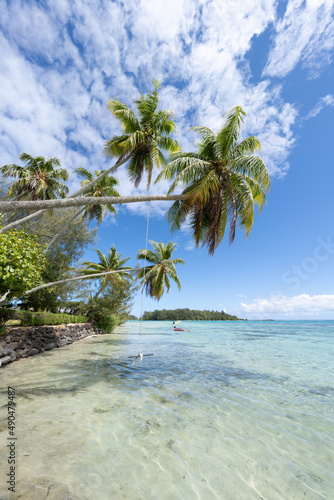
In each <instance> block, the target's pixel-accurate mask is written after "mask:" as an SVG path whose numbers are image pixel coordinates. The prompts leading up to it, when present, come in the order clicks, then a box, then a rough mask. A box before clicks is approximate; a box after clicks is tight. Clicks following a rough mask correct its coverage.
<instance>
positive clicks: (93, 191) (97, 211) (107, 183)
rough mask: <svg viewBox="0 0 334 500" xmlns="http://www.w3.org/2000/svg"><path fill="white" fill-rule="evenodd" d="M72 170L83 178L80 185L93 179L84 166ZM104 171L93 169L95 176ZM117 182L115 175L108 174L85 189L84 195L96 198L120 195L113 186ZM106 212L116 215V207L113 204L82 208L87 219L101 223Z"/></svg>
mask: <svg viewBox="0 0 334 500" xmlns="http://www.w3.org/2000/svg"><path fill="white" fill-rule="evenodd" d="M74 172H75V173H76V174H78V175H79V176H80V177H82V178H83V179H84V180H83V181H81V183H80V185H81V186H82V187H84V186H85V185H87V184H88V183H90V182H92V181H93V180H94V175H93V174H92V173H91V172H90V171H89V170H87V169H85V168H81V167H80V168H76V169H75V170H74ZM104 172H105V170H95V176H96V178H97V177H99V176H100V175H101V174H103V173H104ZM117 184H118V180H117V179H115V177H112V176H111V175H108V176H106V177H103V178H102V179H101V180H100V181H98V182H97V183H96V184H94V186H92V187H91V188H90V189H89V190H88V191H85V194H84V196H94V197H97V198H102V197H105V196H120V194H119V192H118V191H117V190H116V189H115V186H117ZM108 212H110V213H113V214H114V215H115V217H116V209H115V207H114V205H93V206H86V207H85V209H84V210H83V216H84V218H87V219H88V220H89V221H91V220H93V219H95V220H96V221H97V223H98V224H101V223H102V219H103V216H104V215H106V214H107V213H108Z"/></svg>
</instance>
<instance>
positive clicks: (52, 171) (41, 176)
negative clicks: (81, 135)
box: [0, 153, 68, 200]
mask: <svg viewBox="0 0 334 500" xmlns="http://www.w3.org/2000/svg"><path fill="white" fill-rule="evenodd" d="M19 158H20V160H22V161H24V162H25V163H26V165H24V166H22V165H16V164H9V165H4V166H3V167H1V168H0V172H1V173H2V175H3V176H4V177H15V178H17V181H15V182H13V184H12V185H11V186H10V188H9V190H8V194H7V196H8V197H9V198H15V199H16V200H21V199H26V200H52V199H54V198H57V197H59V198H65V196H66V194H67V193H68V187H67V186H65V184H64V183H63V182H62V181H67V179H68V172H67V170H66V169H65V168H60V160H59V159H58V158H49V159H48V160H46V159H45V158H44V157H43V156H36V157H32V156H30V155H29V154H27V153H22V154H21V155H20V157H19ZM56 167H59V168H56Z"/></svg>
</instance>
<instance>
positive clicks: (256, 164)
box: [157, 106, 270, 255]
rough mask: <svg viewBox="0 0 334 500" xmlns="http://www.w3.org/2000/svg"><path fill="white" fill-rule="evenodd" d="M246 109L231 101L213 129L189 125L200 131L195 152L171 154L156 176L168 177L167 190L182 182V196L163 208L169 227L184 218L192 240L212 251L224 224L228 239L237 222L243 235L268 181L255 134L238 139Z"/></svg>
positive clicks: (230, 237)
mask: <svg viewBox="0 0 334 500" xmlns="http://www.w3.org/2000/svg"><path fill="white" fill-rule="evenodd" d="M245 115H246V113H245V112H244V111H243V109H242V108H241V107H240V106H236V107H235V108H232V109H231V110H230V111H228V112H227V113H226V114H225V115H224V123H223V126H222V128H221V129H220V130H219V131H218V133H217V134H215V133H214V132H212V130H210V129H209V128H206V127H194V130H195V131H196V132H197V133H199V135H200V136H201V142H200V143H199V144H198V153H176V154H174V155H172V158H171V162H170V163H169V164H168V165H167V166H166V167H164V169H163V170H162V172H161V173H160V174H159V175H158V177H157V181H158V180H160V179H173V182H172V184H171V187H170V189H169V192H168V194H170V193H172V192H173V191H174V190H175V189H176V187H177V186H178V185H180V184H181V185H184V186H185V189H184V190H183V192H182V194H184V195H186V196H187V198H186V199H185V200H180V201H176V202H174V203H173V205H172V206H171V208H170V209H169V211H168V213H167V217H168V220H169V221H170V222H171V223H172V230H173V229H175V228H178V229H179V228H180V227H181V225H182V224H183V223H184V222H185V221H189V225H190V228H191V231H192V233H193V236H194V239H195V243H196V245H197V246H199V244H200V243H202V244H203V245H205V244H207V245H208V248H209V254H211V255H213V253H214V251H215V249H216V248H217V247H218V245H219V244H220V242H221V241H222V239H223V236H224V233H225V229H226V226H227V225H228V224H229V241H230V243H232V242H233V240H234V238H235V231H236V226H237V223H238V224H239V226H240V227H241V228H243V229H244V230H245V231H246V236H248V234H249V232H250V230H251V228H252V225H253V219H254V207H255V205H258V207H259V211H261V209H262V207H263V205H264V203H265V201H266V191H268V190H269V187H270V180H269V174H268V170H267V167H266V165H265V164H264V162H263V160H262V159H261V158H259V157H258V156H255V155H254V154H253V153H254V151H255V150H256V149H260V143H259V141H258V139H256V137H254V136H252V137H248V138H247V139H244V140H243V141H241V142H240V143H238V139H239V134H240V126H241V123H242V122H243V116H245Z"/></svg>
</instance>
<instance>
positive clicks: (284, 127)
mask: <svg viewBox="0 0 334 500" xmlns="http://www.w3.org/2000/svg"><path fill="white" fill-rule="evenodd" d="M333 11H334V2H333V0H324V1H322V0H318V1H317V0H312V1H311V0H309V1H302V0H290V1H280V2H277V1H276V2H275V1H272V0H261V1H260V0H254V1H249V2H245V1H244V0H235V1H232V0H226V1H222V0H219V1H218V0H212V1H208V0H191V1H190V0H170V1H169V2H168V3H167V2H164V1H162V0H142V1H137V0H136V1H134V0H128V1H127V2H119V1H113V2H112V1H95V0H91V1H85V2H84V1H83V0H82V1H79V0H71V1H69V0H58V1H57V2H50V3H46V2H42V1H40V2H33V1H29V0H28V1H27V0H24V1H1V34H0V53H1V60H0V88H1V95H0V113H1V121H0V127H1V142H0V150H1V159H2V160H1V161H2V164H6V163H13V162H17V161H18V156H19V154H20V153H21V152H23V151H24V152H27V153H29V154H31V155H33V156H35V155H42V156H45V157H53V156H57V157H59V158H61V159H62V164H63V166H65V167H66V168H67V169H68V170H69V172H70V173H71V172H73V170H74V169H75V168H77V167H78V166H82V167H85V168H88V169H90V170H92V171H93V170H99V169H102V168H106V167H109V166H111V163H110V159H107V158H105V157H104V155H103V146H104V142H105V141H106V140H107V139H108V138H110V137H111V136H112V135H114V134H116V133H118V132H120V128H119V126H118V123H117V121H116V120H115V119H114V118H113V117H112V116H111V114H110V113H109V112H108V110H107V108H106V104H107V102H108V99H111V98H118V99H120V100H121V101H123V102H126V103H127V104H128V105H132V103H133V101H134V99H136V97H137V96H138V93H139V92H141V93H143V92H147V91H149V90H150V89H151V88H152V85H151V83H150V82H151V80H152V79H158V80H159V81H160V82H161V84H162V88H161V92H160V96H161V107H162V108H165V109H173V110H174V112H175V115H176V122H177V127H178V134H177V139H178V140H179V142H180V144H181V146H182V148H183V149H184V150H185V151H193V150H195V146H194V141H195V136H194V134H193V133H192V132H191V131H190V130H189V128H190V127H191V126H195V125H205V126H208V127H210V128H211V129H213V130H217V129H218V127H219V126H221V124H222V115H223V113H224V112H225V111H227V110H228V109H230V108H231V107H233V106H236V105H241V106H243V108H244V109H245V111H246V112H247V117H246V119H245V124H244V127H243V130H242V136H243V137H245V136H248V135H255V136H257V137H258V138H259V140H260V142H261V146H262V150H261V157H262V158H263V159H264V161H265V162H266V164H267V166H268V169H269V172H270V174H271V192H270V194H269V196H268V204H267V206H266V207H265V208H264V209H263V211H262V213H261V214H260V215H259V216H256V217H255V220H254V226H253V229H252V231H251V234H250V236H249V237H248V238H247V239H245V238H244V235H243V234H242V233H241V232H238V234H237V237H236V240H235V242H234V243H233V244H232V245H231V246H229V245H228V243H227V241H224V242H223V243H222V244H221V245H220V247H219V248H218V250H217V251H216V253H215V255H214V257H209V256H208V253H207V250H206V249H205V248H204V249H195V248H194V245H193V243H192V241H191V237H190V234H189V233H188V231H187V228H184V229H183V230H182V231H180V232H178V233H174V234H173V235H171V234H170V232H169V226H168V224H167V223H166V221H165V220H164V213H165V211H166V208H167V206H166V203H163V202H161V203H160V202H159V203H155V204H152V206H151V219H150V228H149V238H150V239H153V240H158V241H160V240H162V241H164V242H166V241H169V240H171V239H173V240H174V241H176V242H177V243H178V250H177V252H176V254H175V256H178V257H181V258H183V259H184V260H185V262H186V266H182V267H180V268H179V277H180V280H181V283H182V290H181V292H179V291H178V290H177V288H176V287H174V286H173V287H172V289H171V291H170V293H169V294H166V295H164V297H163V298H162V300H161V301H160V302H159V303H156V302H154V301H152V300H151V299H148V298H147V299H145V302H144V310H153V309H155V308H159V309H160V308H166V309H168V308H175V307H189V308H197V309H213V310H217V309H218V310H222V309H224V310H226V311H227V312H229V313H233V314H238V315H239V316H241V317H244V318H249V319H254V318H256V319H257V318H258V319H264V318H274V319H279V318H280V319H293V318H299V319H334V289H333V271H334V228H333V215H334V214H333V212H334V210H333V201H332V200H333V186H334V173H333V172H334V169H333V166H334V165H333V154H332V144H333V130H334V127H333V118H334V90H333V89H334V85H333V84H334V73H333V69H334V67H333V61H332V54H333V47H334V35H333V34H334V21H333ZM117 177H118V178H119V183H120V184H119V191H120V192H121V194H123V195H127V194H132V193H133V192H134V189H133V187H132V186H131V185H130V183H129V181H128V178H127V174H126V171H125V169H123V170H122V171H121V170H120V171H119V173H118V175H117ZM78 182H79V180H78V179H77V178H76V177H75V175H74V174H73V173H72V174H71V181H70V183H69V187H70V189H71V191H73V190H74V189H76V188H77V187H78ZM166 190H167V184H164V183H161V184H157V185H155V186H154V185H153V186H152V188H151V193H152V194H160V193H166ZM143 193H145V182H144V183H143V186H140V187H139V189H138V190H137V194H143ZM146 210H147V208H146V205H145V204H141V205H136V206H134V205H132V206H128V207H124V206H123V207H121V208H120V209H119V210H118V218H117V221H115V220H114V219H113V218H112V217H108V218H107V219H106V221H105V222H104V223H103V224H102V226H101V227H100V228H99V243H98V248H100V249H101V250H102V251H103V252H107V251H108V249H109V248H110V246H111V244H115V246H116V248H117V249H118V251H119V252H120V253H121V254H122V255H123V256H129V257H131V258H132V260H131V261H130V262H131V263H132V264H135V263H136V260H135V255H136V252H137V251H138V249H139V248H144V246H145V231H146ZM85 258H86V259H90V260H93V258H94V251H93V250H91V251H88V252H87V254H86V256H85ZM139 312H140V297H139V296H138V297H137V298H136V301H135V305H134V309H133V313H134V314H136V315H138V314H139Z"/></svg>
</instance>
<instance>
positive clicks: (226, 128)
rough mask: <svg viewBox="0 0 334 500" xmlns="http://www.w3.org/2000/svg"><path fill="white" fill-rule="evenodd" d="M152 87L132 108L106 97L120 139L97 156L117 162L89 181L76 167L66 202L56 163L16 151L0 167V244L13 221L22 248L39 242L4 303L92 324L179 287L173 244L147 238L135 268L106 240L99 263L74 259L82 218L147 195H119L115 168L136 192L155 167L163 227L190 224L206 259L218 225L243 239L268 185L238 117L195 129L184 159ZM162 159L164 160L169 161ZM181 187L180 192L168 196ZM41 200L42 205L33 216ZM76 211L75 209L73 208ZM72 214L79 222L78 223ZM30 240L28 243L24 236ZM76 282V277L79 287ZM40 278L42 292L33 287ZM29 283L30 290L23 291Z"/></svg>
mask: <svg viewBox="0 0 334 500" xmlns="http://www.w3.org/2000/svg"><path fill="white" fill-rule="evenodd" d="M158 91H159V84H158V83H157V82H154V88H153V90H152V91H151V92H150V93H148V94H144V95H141V96H140V97H139V98H138V99H137V100H136V101H135V106H136V110H135V111H133V110H132V109H131V108H130V107H128V106H127V105H126V104H124V103H122V102H121V101H119V100H117V99H112V100H111V101H109V104H108V108H109V110H110V111H111V112H112V114H113V116H114V117H115V118H116V119H117V120H119V122H120V123H121V125H122V127H123V133H122V134H120V135H114V136H113V137H112V138H111V139H110V140H109V141H107V143H106V145H105V153H106V154H107V155H108V156H113V157H114V156H115V157H117V160H116V163H115V164H114V165H113V166H112V167H110V168H109V169H107V170H96V171H95V175H94V174H93V173H92V172H90V171H89V170H87V169H84V168H78V169H76V171H75V172H76V173H77V174H78V175H80V176H81V177H82V178H83V181H82V182H81V188H80V189H79V190H78V191H76V192H75V193H73V194H71V195H69V196H68V197H67V198H65V197H66V194H67V192H68V188H67V186H66V185H65V184H64V183H63V181H66V180H67V179H68V173H67V171H66V169H63V168H61V167H60V161H59V160H58V159H57V158H50V159H49V160H46V159H45V158H44V157H42V156H40V157H35V158H34V157H32V156H30V155H28V154H26V153H22V155H21V156H20V159H21V160H22V161H23V162H25V163H26V165H25V166H19V165H15V164H10V165H4V166H3V167H1V169H0V171H1V173H2V174H3V179H4V181H5V182H7V180H8V178H9V177H13V178H14V179H16V180H14V182H13V183H12V184H11V185H10V186H9V188H8V190H7V193H6V196H7V197H9V198H12V199H13V200H15V202H14V201H6V202H2V201H1V200H0V205H1V207H2V209H3V210H5V211H6V212H7V211H8V212H10V211H14V216H12V219H11V220H8V219H7V225H6V226H4V227H3V228H0V233H2V235H1V236H0V237H1V244H2V245H3V246H4V245H6V243H4V242H6V241H7V240H8V238H14V239H15V238H17V234H16V233H12V232H9V230H10V229H12V228H13V227H14V226H15V225H17V224H22V227H23V229H24V232H25V234H26V236H24V235H23V234H22V235H21V236H20V238H21V239H22V241H27V242H29V243H27V248H29V245H30V246H31V245H33V243H32V242H33V241H34V244H35V245H40V247H35V252H37V253H41V252H42V253H43V257H42V258H41V259H40V260H39V261H38V263H37V262H36V263H35V267H34V272H35V275H33V274H32V275H31V280H30V281H29V273H28V274H27V275H25V276H23V274H22V276H21V278H22V279H21V285H20V280H17V281H16V280H12V281H11V285H10V286H11V287H10V288H9V289H7V288H6V286H5V287H4V290H5V291H4V292H3V294H2V297H3V296H4V295H5V299H6V300H7V302H8V300H10V299H13V298H14V296H15V297H16V298H21V299H22V304H21V306H22V307H25V308H28V309H31V308H33V309H35V310H36V309H39V310H41V309H42V310H48V311H51V310H52V311H53V312H55V313H60V312H61V311H65V310H66V309H67V308H68V309H73V311H74V310H75V309H76V307H77V313H78V314H82V315H85V316H87V317H90V318H94V317H95V319H96V320H97V321H98V320H99V319H98V318H100V320H102V317H105V316H106V315H107V311H108V313H110V314H109V315H110V316H114V315H116V316H117V318H118V321H124V320H125V319H126V318H127V317H129V314H130V311H131V304H132V299H133V294H134V293H135V291H136V287H137V289H138V287H139V286H140V287H141V288H142V291H143V292H144V291H145V292H146V294H147V295H148V296H150V297H151V298H153V299H155V300H160V299H161V298H162V295H163V293H164V292H168V291H169V290H170V287H171V281H173V282H175V284H176V285H177V286H178V288H179V289H180V286H181V285H180V280H179V278H178V276H177V273H176V268H175V266H176V264H184V262H183V260H182V259H175V258H172V254H173V252H174V250H175V249H176V244H175V243H174V242H172V241H170V242H169V243H167V244H165V243H162V242H160V243H158V242H156V241H153V240H152V241H150V243H151V245H152V247H153V250H148V249H145V250H143V249H142V250H139V252H138V255H137V258H138V260H139V261H140V262H141V263H143V261H144V265H143V267H142V268H140V269H132V268H131V267H129V266H127V265H126V262H127V261H128V259H129V257H126V258H122V256H121V255H120V254H119V253H118V252H117V250H116V247H115V245H114V244H112V246H111V248H110V251H109V254H108V255H104V254H103V253H102V252H101V251H100V250H97V254H98V262H84V263H83V264H81V263H80V262H79V259H80V256H81V255H82V253H83V252H84V250H85V249H86V248H87V247H88V246H89V245H90V244H92V243H93V241H94V238H95V235H96V229H91V228H90V227H89V224H90V222H92V221H94V222H97V224H98V225H99V224H101V223H102V221H103V216H104V215H105V214H106V213H107V212H108V211H109V212H111V213H114V214H115V215H116V211H115V207H114V204H115V203H123V202H127V201H136V200H138V201H145V200H150V199H152V198H154V195H153V196H152V195H148V196H141V197H136V196H133V197H127V198H124V197H122V196H121V195H120V194H119V193H118V191H117V190H116V185H117V181H116V179H114V178H113V177H111V176H110V174H111V173H113V172H115V171H117V169H118V168H119V167H120V166H121V165H123V164H126V165H127V171H128V175H129V177H130V179H131V181H132V182H133V183H134V185H135V187H138V186H139V184H140V182H141V180H142V179H143V177H144V176H146V177H147V187H148V188H149V187H150V184H151V180H152V172H153V168H154V167H157V168H161V172H160V174H159V175H158V177H157V181H160V180H169V181H171V184H170V188H169V191H168V194H167V195H166V196H160V195H158V197H159V199H165V200H173V201H174V203H173V205H172V206H171V207H170V209H169V210H168V212H167V217H168V220H169V221H170V222H171V229H172V230H175V229H180V228H181V226H182V225H183V224H184V223H189V225H190V229H191V231H192V234H193V237H194V240H195V243H196V245H197V246H199V244H202V245H207V246H208V250H209V254H211V255H212V254H214V252H215V250H216V249H217V247H218V245H219V244H220V243H221V241H222V239H223V237H224V234H225V230H226V228H227V227H228V228H229V241H230V243H232V242H233V240H234V238H235V234H236V227H237V225H239V226H240V227H241V228H242V229H244V231H245V233H246V236H247V235H248V234H249V232H250V230H251V228H252V225H253V221H254V211H255V208H256V206H257V207H258V208H259V210H260V211H261V209H262V207H263V205H264V203H265V202H266V193H267V192H268V190H269V187H270V181H269V175H268V171H267V168H266V166H265V164H264V162H263V160H262V159H261V158H260V157H259V156H256V155H255V154H254V153H255V151H256V150H257V149H259V148H260V144H259V141H258V139H256V138H255V137H253V136H251V137H248V138H246V139H243V140H241V141H240V140H239V137H240V130H241V125H242V123H243V118H244V116H245V112H244V111H243V109H242V108H241V107H240V106H236V107H235V108H232V109H231V110H230V111H228V112H227V113H226V114H225V115H224V123H223V125H222V127H221V129H220V130H219V131H218V133H214V132H213V131H212V130H210V129H209V128H207V127H194V130H195V131H196V132H197V133H198V134H199V135H200V137H201V141H200V143H199V145H198V151H197V152H196V153H192V152H188V153H183V152H180V147H179V144H178V142H177V141H176V140H175V139H174V138H173V137H172V134H173V133H174V132H175V130H176V127H175V122H174V116H173V112H172V111H166V110H161V109H160V108H159V95H158ZM165 153H170V154H171V156H170V161H169V163H168V162H167V160H166V158H165V156H164V154H165ZM3 185H4V183H3ZM180 187H181V188H182V189H183V191H182V193H181V194H177V195H175V194H172V193H174V192H175V191H176V190H177V189H178V188H180ZM2 192H3V190H2V189H1V186H0V197H1V196H2V197H4V195H1V193H2ZM110 197H112V198H110ZM63 198H65V199H63ZM130 198H131V199H130ZM29 200H32V201H29ZM41 204H42V207H47V208H46V209H45V208H44V209H43V210H38V211H35V210H36V209H37V208H38V207H39V206H41ZM64 206H66V207H72V208H66V209H64V208H63V210H61V211H58V210H57V214H56V216H54V212H53V213H52V212H51V211H50V209H51V208H53V207H64ZM78 206H83V207H84V208H82V209H78ZM102 207H104V208H102ZM17 211H18V212H17ZM27 211H29V212H30V213H29V212H27ZM81 214H83V217H79V216H80V215H81ZM3 234H4V235H5V236H3ZM31 235H36V236H37V239H36V238H35V239H34V240H32V239H31ZM6 238H7V239H6ZM24 238H26V240H24ZM41 245H43V248H42V247H41ZM45 245H46V246H45ZM19 247H20V245H19ZM20 251H21V250H20ZM5 252H7V254H6V256H5V259H7V261H6V266H7V267H6V271H5V274H3V276H4V277H5V278H4V280H3V283H2V284H5V285H6V283H7V285H8V280H11V279H12V277H11V274H12V271H11V269H14V270H15V269H16V267H19V266H18V265H17V260H15V255H14V254H13V252H10V251H9V247H8V244H7V247H6V250H5ZM22 255H23V256H22V258H21V262H22V263H23V264H24V265H23V266H21V267H24V268H25V267H26V268H27V269H30V268H31V262H32V261H31V260H30V261H29V259H31V258H32V254H31V255H30V256H29V255H28V254H27V255H26V254H22ZM34 258H35V257H34ZM83 266H84V267H83ZM3 269H4V265H3V266H2V268H1V272H3V273H4V271H3ZM78 274H79V276H78ZM134 277H137V280H135V279H133V278H134ZM23 278H26V279H23ZM79 279H80V280H81V279H84V280H85V281H81V282H80V284H79V282H78V281H77V280H79ZM5 280H7V282H6V281H5ZM41 281H42V282H44V284H43V287H44V288H43V289H41V287H38V290H35V285H36V284H38V283H39V282H41ZM14 282H15V283H14ZM138 282H140V285H138ZM23 284H24V286H23ZM28 284H29V286H28ZM15 286H16V288H15ZM29 287H30V289H29V290H28V288H29ZM31 287H32V288H33V293H30V292H31V289H32V288H31ZM8 290H9V291H8ZM0 300H1V297H0ZM6 300H5V302H6ZM2 304H3V305H4V300H2ZM75 304H77V306H75ZM215 314H216V313H215ZM219 314H222V313H219ZM173 319H175V318H173ZM176 319H181V318H176ZM114 321H115V320H114V319H110V324H111V323H113V322H114Z"/></svg>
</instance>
